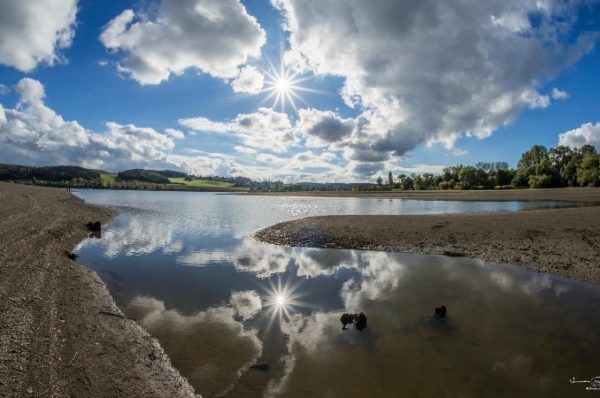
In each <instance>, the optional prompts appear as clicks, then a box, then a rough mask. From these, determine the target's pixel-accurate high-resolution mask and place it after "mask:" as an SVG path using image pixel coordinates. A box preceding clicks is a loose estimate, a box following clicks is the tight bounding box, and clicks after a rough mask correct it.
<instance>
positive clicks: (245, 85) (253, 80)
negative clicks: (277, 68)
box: [231, 65, 265, 94]
mask: <svg viewBox="0 0 600 398" xmlns="http://www.w3.org/2000/svg"><path fill="white" fill-rule="evenodd" d="M264 83H265V77H264V76H263V74H262V73H260V71H259V70H258V69H256V68H255V67H254V66H250V65H248V66H244V67H242V68H241V69H240V73H239V75H238V77H237V78H235V79H234V80H233V81H232V82H231V88H233V91H235V92H236V93H249V94H258V93H260V92H261V91H262V89H263V87H264Z"/></svg>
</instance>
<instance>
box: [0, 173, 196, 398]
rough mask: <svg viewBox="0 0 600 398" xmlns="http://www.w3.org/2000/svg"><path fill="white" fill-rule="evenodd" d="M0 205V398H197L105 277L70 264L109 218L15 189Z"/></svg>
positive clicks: (0, 196)
mask: <svg viewBox="0 0 600 398" xmlns="http://www.w3.org/2000/svg"><path fill="white" fill-rule="evenodd" d="M0 204H1V206H0V314H2V316H1V317H0V396H2V397H17V396H18V397H21V396H36V397H51V396H54V397H59V396H72V397H193V396H194V391H193V389H192V388H191V387H190V385H189V384H188V383H187V381H186V380H185V379H184V378H182V377H181V376H180V374H179V373H178V372H177V371H176V370H175V369H174V368H173V367H172V366H171V363H170V361H169V358H168V357H167V356H166V355H165V353H164V351H163V350H162V348H161V347H160V346H159V344H158V343H157V341H156V340H155V339H154V338H152V337H151V336H150V335H148V333H146V332H145V331H144V330H143V329H142V328H141V327H140V326H139V325H138V324H137V323H135V322H134V321H132V320H130V319H127V318H125V317H124V316H123V314H122V313H121V311H120V310H119V309H118V308H117V306H116V305H115V303H114V301H113V300H112V298H111V297H110V295H109V293H108V291H107V290H106V288H105V286H104V284H103V283H102V282H101V281H100V279H99V278H98V276H97V275H96V274H95V273H94V272H92V271H90V270H88V269H87V268H84V267H82V266H80V265H78V264H77V263H75V262H73V261H71V260H69V259H68V258H67V257H66V256H65V254H64V252H65V250H71V249H72V248H73V247H74V246H75V245H76V244H77V243H79V242H80V241H81V240H82V239H83V238H84V237H85V236H86V234H87V233H88V232H87V231H86V230H85V223H86V222H87V221H92V220H102V221H107V220H109V219H110V218H111V217H112V214H111V212H110V210H108V209H104V208H100V207H94V206H90V205H87V204H84V203H83V201H81V200H80V199H78V198H76V197H74V196H72V195H71V194H69V193H67V192H66V191H65V190H64V189H54V188H40V187H32V186H27V185H17V184H9V183H0Z"/></svg>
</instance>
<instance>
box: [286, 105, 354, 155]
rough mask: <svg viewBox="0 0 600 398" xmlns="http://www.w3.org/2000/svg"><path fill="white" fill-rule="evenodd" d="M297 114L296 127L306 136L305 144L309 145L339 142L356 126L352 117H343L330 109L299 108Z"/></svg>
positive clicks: (315, 145)
mask: <svg viewBox="0 0 600 398" xmlns="http://www.w3.org/2000/svg"><path fill="white" fill-rule="evenodd" d="M298 116H299V122H298V128H299V130H300V131H301V132H302V133H303V134H304V135H305V136H306V137H308V140H307V144H308V146H311V147H319V146H323V145H324V144H325V145H327V144H331V143H339V142H341V141H343V140H344V139H345V138H348V137H349V136H350V135H351V134H352V132H353V131H354V129H355V128H356V122H355V120H354V119H343V118H341V117H340V116H339V115H337V114H336V113H334V112H332V111H321V110H318V109H313V108H309V109H300V111H299V112H298Z"/></svg>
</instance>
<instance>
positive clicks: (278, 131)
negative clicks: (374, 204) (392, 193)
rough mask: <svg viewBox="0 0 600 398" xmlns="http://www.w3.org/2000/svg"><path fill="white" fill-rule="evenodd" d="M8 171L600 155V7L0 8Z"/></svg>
mask: <svg viewBox="0 0 600 398" xmlns="http://www.w3.org/2000/svg"><path fill="white" fill-rule="evenodd" d="M0 9H1V10H2V12H1V13H0V162H4V163H16V164H26V165H56V164H69V165H80V166H84V167H90V168H97V169H103V170H108V171H119V170H124V169H130V168H152V169H173V170H182V171H186V172H188V173H191V174H196V175H220V176H240V175H241V176H246V177H250V178H253V179H257V180H266V179H270V180H283V181H287V182H298V181H316V182H354V181H356V182H358V181H374V179H375V178H376V177H377V176H378V175H382V176H384V175H387V173H388V172H389V171H391V172H393V173H394V174H395V175H397V174H400V173H404V174H410V173H413V172H414V173H424V172H432V173H438V172H440V171H441V169H442V168H443V167H446V166H453V165H457V164H475V163H477V162H481V161H483V162H487V161H506V162H508V163H509V164H511V165H513V166H514V165H516V163H517V161H518V160H519V158H520V156H521V154H522V153H523V152H524V151H526V150H527V149H529V148H530V147H531V146H532V145H535V144H541V145H545V146H547V147H551V146H555V145H558V144H564V145H569V146H572V147H578V146H581V145H584V144H591V145H596V146H597V147H599V148H600V49H599V48H598V47H599V41H600V1H596V0H573V1H566V0H560V1H559V0H489V1H486V2H480V1H476V0H453V1H448V2H440V1H437V0H403V1H400V0H372V1H369V2H366V1H363V0H347V1H343V2H341V1H337V0H271V1H269V0H247V1H241V0H133V1H126V0H110V1H109V0H102V1H97V0H96V1H92V0H28V1H22V0H0Z"/></svg>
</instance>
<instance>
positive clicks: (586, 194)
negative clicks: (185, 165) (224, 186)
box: [232, 188, 600, 202]
mask: <svg viewBox="0 0 600 398" xmlns="http://www.w3.org/2000/svg"><path fill="white" fill-rule="evenodd" d="M232 195H256V196H300V197H325V198H327V197H331V198H348V197H351V198H383V199H386V198H404V199H431V200H493V201H495V200H500V201H506V200H567V201H579V202H582V201H595V202H600V188H551V189H550V188H547V189H507V190H481V191H475V190H474V191H453V190H439V191H392V192H386V191H322V192H321V191H309V192H254V191H253V192H248V193H236V194H232Z"/></svg>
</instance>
